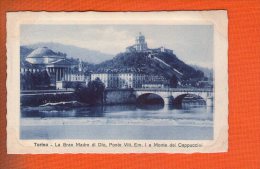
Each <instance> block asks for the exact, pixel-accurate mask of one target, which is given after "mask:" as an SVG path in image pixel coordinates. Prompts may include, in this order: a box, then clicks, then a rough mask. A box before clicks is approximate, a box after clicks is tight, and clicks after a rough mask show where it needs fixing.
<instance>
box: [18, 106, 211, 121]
mask: <svg viewBox="0 0 260 169" xmlns="http://www.w3.org/2000/svg"><path fill="white" fill-rule="evenodd" d="M212 113H213V107H206V106H200V105H197V106H194V105H187V104H186V105H183V106H182V108H179V107H176V106H173V105H161V104H159V105H141V106H140V105H139V106H136V105H110V106H91V107H79V108H71V109H66V110H62V109H56V108H55V106H52V107H49V106H48V107H22V108H21V116H22V118H32V117H33V118H37V117H38V118H50V117H64V118H66V117H77V118H83V117H100V118H102V117H105V118H127V119H130V118H135V117H138V118H143V119H146V118H154V119H156V118H163V119H165V118H170V119H171V118H172V119H174V118H189V119H192V118H193V119H198V118H202V119H207V120H212V117H213V115H212ZM185 114H188V115H185Z"/></svg>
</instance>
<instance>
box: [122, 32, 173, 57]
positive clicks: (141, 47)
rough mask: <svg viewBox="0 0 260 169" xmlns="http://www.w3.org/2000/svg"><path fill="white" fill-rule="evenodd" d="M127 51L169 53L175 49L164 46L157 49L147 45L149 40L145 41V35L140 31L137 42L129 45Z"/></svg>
mask: <svg viewBox="0 0 260 169" xmlns="http://www.w3.org/2000/svg"><path fill="white" fill-rule="evenodd" d="M126 52H149V53H154V52H167V53H173V50H171V49H167V48H165V47H163V46H161V47H159V48H155V49H149V48H148V46H147V42H146V41H145V36H144V35H143V34H142V33H141V32H139V34H138V36H136V38H135V44H134V45H132V46H128V47H127V48H126Z"/></svg>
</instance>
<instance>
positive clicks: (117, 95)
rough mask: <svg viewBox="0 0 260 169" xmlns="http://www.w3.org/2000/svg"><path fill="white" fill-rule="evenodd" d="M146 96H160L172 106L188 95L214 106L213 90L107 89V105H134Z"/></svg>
mask: <svg viewBox="0 0 260 169" xmlns="http://www.w3.org/2000/svg"><path fill="white" fill-rule="evenodd" d="M146 94H155V95H158V96H160V97H161V98H162V99H163V101H164V104H166V105H167V104H172V103H173V101H174V100H176V99H178V98H183V97H185V96H187V95H192V96H196V97H198V98H201V99H203V100H204V101H205V102H206V104H207V106H213V102H214V101H213V99H214V94H213V89H208V88H207V89H200V88H134V89H106V90H105V94H104V103H105V104H120V103H121V104H124V103H134V102H136V100H137V99H138V98H139V97H141V96H144V95H146Z"/></svg>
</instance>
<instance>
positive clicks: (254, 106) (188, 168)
mask: <svg viewBox="0 0 260 169" xmlns="http://www.w3.org/2000/svg"><path fill="white" fill-rule="evenodd" d="M210 9H226V10H228V18H229V30H228V32H229V52H228V56H229V58H228V61H229V64H228V68H229V127H230V128H229V150H228V152H227V153H215V154H191V155H184V154H128V155H125V154H121V155H112V154H106V155H89V154H86V155H83V154H79V155H71V154H66V155H57V154H56V155H7V153H6V128H5V127H6V88H5V81H6V47H5V42H6V19H5V18H6V12H8V11H161V10H210ZM0 12H1V13H0V17H1V23H0V24H1V25H0V41H1V42H0V66H1V69H0V73H1V79H0V80H1V83H0V89H1V90H0V169H11V168H13V169H29V168H35V169H41V168H42V169H51V168H55V169H60V168H68V169H75V168H87V169H96V168H97V169H103V168H107V169H110V168H117V169H120V168H124V169H127V168H131V169H139V168H140V169H141V168H142V169H148V168H149V169H153V168H160V169H166V168H171V169H182V168H185V169H260V130H259V129H260V1H259V0H236V1H235V0H223V1H220V0H215V1H213V0H185V1H184V0H183V1H181V0H164V1H163V0H161V1H159V0H132V1H130V0H127V1H124V0H114V1H112V0H102V1H101V0H96V1H94V0H92V1H86V0H0ZM219 113H221V112H219Z"/></svg>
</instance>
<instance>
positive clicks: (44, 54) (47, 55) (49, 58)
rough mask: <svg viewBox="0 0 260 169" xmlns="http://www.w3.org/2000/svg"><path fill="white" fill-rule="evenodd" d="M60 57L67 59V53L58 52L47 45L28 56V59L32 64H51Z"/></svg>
mask: <svg viewBox="0 0 260 169" xmlns="http://www.w3.org/2000/svg"><path fill="white" fill-rule="evenodd" d="M59 59H65V55H63V54H61V53H56V52H54V51H52V50H51V49H49V48H47V47H40V48H37V49H35V50H34V51H32V52H31V53H30V54H29V55H28V56H27V57H26V61H27V62H29V63H32V64H49V63H52V62H55V61H57V60H59Z"/></svg>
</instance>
